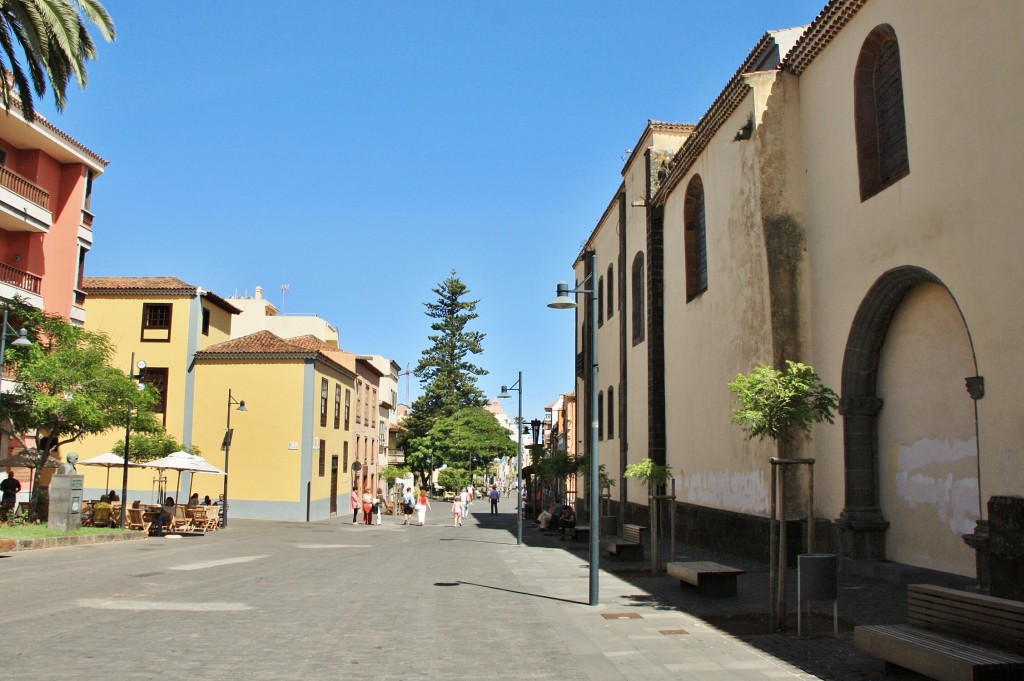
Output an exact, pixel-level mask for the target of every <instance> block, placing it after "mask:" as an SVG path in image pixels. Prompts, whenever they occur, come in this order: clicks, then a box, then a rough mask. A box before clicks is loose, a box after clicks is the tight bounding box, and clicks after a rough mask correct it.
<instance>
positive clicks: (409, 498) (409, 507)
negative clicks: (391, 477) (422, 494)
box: [402, 487, 416, 525]
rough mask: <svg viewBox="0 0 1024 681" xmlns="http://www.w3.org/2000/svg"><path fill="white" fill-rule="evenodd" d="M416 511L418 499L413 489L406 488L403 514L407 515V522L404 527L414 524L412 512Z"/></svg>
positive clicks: (403, 496)
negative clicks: (413, 493)
mask: <svg viewBox="0 0 1024 681" xmlns="http://www.w3.org/2000/svg"><path fill="white" fill-rule="evenodd" d="M415 509H416V497H414V496H413V495H412V487H406V488H405V494H403V495H402V514H403V515H405V522H403V523H402V524H403V525H409V524H410V523H412V512H413V511H414V510H415Z"/></svg>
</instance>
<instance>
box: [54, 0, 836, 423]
mask: <svg viewBox="0 0 1024 681" xmlns="http://www.w3.org/2000/svg"><path fill="white" fill-rule="evenodd" d="M824 2H825V0H790V1H789V2H782V3H780V2H769V1H767V0H718V1H716V2H712V3H709V2H690V1H688V0H687V1H685V2H683V1H677V2H647V1H646V0H644V1H636V0H633V1H631V2H550V1H549V2H530V1H528V2H508V1H496V2H492V1H488V2H390V1H386V2H348V1H342V0H337V1H331V0H310V1H307V2H303V3H295V4H291V3H270V2H260V1H257V2H243V1H242V0H218V1H216V2H215V1H213V0H207V1H205V2H193V3H181V2H170V1H168V0H164V1H157V0H147V1H145V2H140V1H139V0H106V2H105V3H104V4H105V6H106V7H107V9H108V10H109V12H110V13H111V15H112V16H113V18H114V21H115V23H116V24H117V32H118V38H117V41H116V42H115V43H113V44H106V43H102V44H100V45H99V52H100V56H99V59H98V60H97V61H96V62H93V63H91V64H90V66H89V85H88V87H87V88H86V89H85V90H78V89H77V88H75V87H74V86H72V88H71V91H70V92H69V103H68V107H67V109H66V111H65V112H64V113H61V114H57V113H55V112H54V111H53V108H52V105H51V104H50V100H49V99H47V100H46V102H43V103H40V105H39V110H40V111H41V112H42V113H43V114H44V115H46V116H47V117H48V118H49V119H50V120H52V121H53V122H54V123H55V124H56V125H58V126H59V127H61V128H62V129H63V130H65V131H66V132H68V133H69V134H71V135H72V136H74V137H75V138H76V139H78V140H79V141H81V142H82V143H84V144H85V145H86V146H88V147H89V148H90V149H92V150H94V151H95V152H97V153H98V154H100V155H101V156H103V157H104V158H106V159H108V160H109V161H110V166H109V167H108V168H107V171H106V173H104V175H103V176H102V177H101V178H100V179H99V180H98V181H97V183H96V186H95V190H94V198H93V204H92V209H93V212H94V213H95V214H96V220H95V223H94V225H93V229H94V237H95V244H94V246H93V249H92V251H91V252H90V253H89V256H88V260H87V263H86V274H87V275H90V276H171V275H173V276H177V277H180V278H181V279H183V280H185V281H187V282H189V283H191V284H194V285H197V286H202V287H204V288H207V289H209V290H212V291H214V292H216V293H217V294H219V295H222V296H231V295H236V294H238V295H245V294H248V295H252V294H253V291H254V289H255V287H256V286H257V285H259V286H262V287H263V289H264V296H265V297H266V298H268V299H270V300H271V302H273V303H274V304H275V305H278V306H279V307H281V309H282V311H283V312H285V313H312V314H317V315H319V316H321V317H324V318H325V319H327V320H329V321H330V322H331V323H333V324H334V325H336V326H337V327H338V329H339V333H340V336H341V345H342V347H343V348H345V349H347V350H352V351H355V352H360V353H371V354H382V355H385V356H388V357H391V358H393V359H394V360H396V361H397V362H398V363H399V364H401V365H402V366H403V368H404V367H405V366H406V365H407V364H409V365H412V366H415V365H416V362H417V361H418V360H419V358H420V354H421V353H422V351H423V350H424V349H425V348H426V347H427V345H428V340H427V335H428V334H429V333H430V328H429V325H430V322H431V320H430V319H429V318H427V316H426V315H425V314H424V312H425V308H424V306H423V304H424V303H425V302H430V301H433V300H435V299H436V296H435V294H434V293H433V292H432V289H433V288H436V287H437V286H438V285H439V284H440V282H442V281H443V280H444V279H445V278H447V277H448V276H449V273H450V272H451V271H452V270H455V271H456V273H457V276H458V277H459V278H460V279H462V280H463V281H464V282H465V283H466V284H467V286H469V288H470V291H471V293H470V298H471V299H479V301H480V303H479V305H478V307H477V312H478V313H479V315H480V316H479V318H478V319H477V320H476V322H475V323H474V324H473V325H472V327H471V328H472V329H473V330H477V331H481V332H483V333H485V334H486V338H485V339H484V350H485V351H484V353H483V354H482V355H478V356H477V357H476V358H475V361H476V363H477V364H479V365H481V366H483V367H484V368H485V369H487V370H488V371H489V372H490V373H489V374H488V375H487V376H484V377H482V378H481V379H480V381H479V385H480V387H481V388H482V389H483V390H484V392H485V393H487V394H488V395H489V396H491V397H493V396H495V395H496V394H497V393H498V391H499V390H500V386H501V384H512V383H513V382H514V381H515V380H516V377H517V372H519V371H522V372H523V374H524V379H523V384H524V388H525V389H524V392H523V405H524V406H523V414H524V417H526V418H527V419H530V418H539V417H542V416H543V413H544V412H543V410H544V407H545V406H546V405H547V404H549V403H550V402H551V401H553V400H554V399H555V398H556V397H557V395H558V394H560V393H563V392H568V391H571V390H573V389H574V384H573V380H574V379H573V339H572V328H573V318H572V313H570V312H564V311H557V310H551V309H549V308H547V307H546V305H547V303H548V302H549V301H550V300H551V299H552V298H553V297H554V289H555V284H556V283H557V282H558V281H560V280H571V279H572V276H573V274H572V270H571V267H572V264H573V261H574V260H575V258H576V256H577V254H578V253H579V250H580V248H581V245H582V244H583V242H584V241H585V239H586V238H587V236H588V235H589V234H590V232H591V230H592V229H593V228H594V226H595V225H596V223H597V220H598V219H599V218H600V216H601V214H602V213H603V211H604V209H605V208H606V207H607V205H608V203H609V201H610V200H611V198H612V195H613V194H614V192H615V189H616V188H617V187H618V185H619V183H620V180H621V177H620V174H619V173H620V171H621V168H622V164H623V160H624V157H625V153H626V152H625V150H626V149H627V148H630V147H632V146H633V144H635V143H636V141H637V139H638V138H639V136H640V134H641V132H642V131H643V129H644V126H645V125H646V123H647V120H648V119H654V120H661V121H671V122H685V123H696V122H697V121H698V120H699V119H700V117H701V115H702V114H703V113H704V112H705V111H706V110H707V108H708V107H709V106H710V105H711V103H712V101H714V99H715V97H716V96H717V95H718V93H719V92H720V91H721V89H722V88H723V87H724V85H725V84H726V82H727V81H728V79H729V77H730V76H731V75H732V74H733V73H734V72H735V71H736V69H737V68H738V67H739V65H740V63H741V62H742V60H743V59H744V57H746V55H747V54H748V52H749V51H750V50H751V49H752V48H753V46H754V45H755V44H756V42H757V41H758V39H759V38H760V37H761V35H763V33H764V32H765V31H767V30H770V29H778V28H788V27H790V26H798V25H802V24H807V23H809V22H810V21H811V20H812V19H813V18H814V17H815V16H816V15H817V13H818V12H819V11H820V10H821V8H822V6H823V5H824ZM94 35H95V34H94ZM97 39H98V38H97ZM284 284H288V285H289V292H288V293H287V294H282V291H281V286H282V285H284ZM405 391H406V384H405V379H403V382H402V386H401V390H400V394H399V399H400V401H402V402H404V401H405ZM418 394H419V384H418V382H417V381H416V380H415V378H414V379H413V381H412V385H411V397H412V399H415V398H416V396H417V395H418ZM505 410H506V412H508V414H509V415H510V416H515V413H516V410H517V402H516V399H515V397H513V399H512V400H508V401H506V402H505Z"/></svg>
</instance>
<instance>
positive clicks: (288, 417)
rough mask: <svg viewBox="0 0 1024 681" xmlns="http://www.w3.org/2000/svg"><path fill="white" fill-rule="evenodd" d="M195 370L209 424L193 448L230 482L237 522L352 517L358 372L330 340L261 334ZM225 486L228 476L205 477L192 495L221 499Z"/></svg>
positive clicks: (198, 429) (198, 430)
mask: <svg viewBox="0 0 1024 681" xmlns="http://www.w3.org/2000/svg"><path fill="white" fill-rule="evenodd" d="M335 352H336V351H335ZM195 371H196V374H197V376H198V380H199V381H200V384H201V386H202V389H201V390H199V391H197V394H196V400H195V408H196V413H197V414H202V415H203V418H200V419H197V420H196V424H195V433H194V437H193V440H192V442H193V443H194V444H196V445H198V446H199V448H200V450H201V451H202V453H203V456H204V458H206V459H207V460H208V461H209V462H210V463H212V464H213V465H215V466H218V467H221V468H222V469H224V470H226V471H227V472H228V473H229V477H228V481H229V485H228V489H229V491H228V509H229V515H230V517H231V518H261V519H270V520H291V521H303V520H320V519H323V518H327V517H330V516H333V515H336V514H338V513H339V512H340V513H341V514H342V515H344V514H345V513H347V512H348V509H349V507H348V503H347V502H348V493H349V492H350V491H351V485H350V482H351V481H350V462H351V461H354V458H352V456H354V455H355V453H354V452H351V451H350V447H351V443H352V434H353V428H354V420H355V418H356V413H354V411H353V409H354V408H355V407H356V404H355V403H354V402H355V400H354V397H355V396H354V392H355V385H356V373H355V372H354V371H352V370H350V369H349V368H347V367H345V366H344V365H343V364H342V362H341V361H340V358H338V357H335V356H333V353H332V352H331V350H330V349H328V348H325V347H323V343H322V341H319V340H318V339H316V338H313V337H311V336H303V337H300V338H295V339H282V338H281V337H279V336H277V335H276V334H274V333H272V332H270V331H258V332H256V333H253V334H250V335H248V336H244V337H242V338H236V339H233V340H227V341H225V342H222V343H219V344H217V345H212V346H209V347H207V348H205V349H204V350H201V351H199V352H197V353H196V354H195ZM229 396H230V397H229ZM242 401H244V402H245V406H246V410H245V411H244V412H240V411H238V405H237V404H236V402H242ZM229 419H230V425H231V430H232V431H233V433H232V437H231V445H230V448H229V452H228V456H227V460H225V453H224V452H223V451H221V445H222V443H223V441H224V436H225V431H226V429H227V427H228V420H229ZM350 455H351V456H350ZM220 485H223V479H221V478H219V477H214V476H203V475H197V476H195V479H194V480H193V488H192V489H193V490H194V491H196V492H198V493H199V494H200V496H202V495H204V494H210V496H211V497H214V498H215V494H219V493H220V491H221V490H220V489H219V487H218V486H220ZM339 500H340V503H339ZM339 507H340V509H339Z"/></svg>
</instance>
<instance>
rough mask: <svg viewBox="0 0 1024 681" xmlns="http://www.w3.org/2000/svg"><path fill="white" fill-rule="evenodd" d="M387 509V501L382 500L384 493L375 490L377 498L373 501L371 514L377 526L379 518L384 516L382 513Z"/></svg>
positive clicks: (379, 489)
mask: <svg viewBox="0 0 1024 681" xmlns="http://www.w3.org/2000/svg"><path fill="white" fill-rule="evenodd" d="M386 509H387V500H386V499H385V498H384V491H383V490H382V489H381V488H380V487H378V488H377V498H376V499H374V501H373V514H374V515H375V516H377V524H378V525H380V524H381V520H380V517H381V516H382V515H384V511H385V510H386Z"/></svg>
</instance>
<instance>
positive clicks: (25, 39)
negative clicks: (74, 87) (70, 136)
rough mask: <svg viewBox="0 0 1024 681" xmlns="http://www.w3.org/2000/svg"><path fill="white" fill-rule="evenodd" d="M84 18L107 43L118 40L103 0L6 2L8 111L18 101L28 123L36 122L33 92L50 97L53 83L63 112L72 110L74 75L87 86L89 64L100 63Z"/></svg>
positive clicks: (1, 53) (1, 50) (0, 89)
mask: <svg viewBox="0 0 1024 681" xmlns="http://www.w3.org/2000/svg"><path fill="white" fill-rule="evenodd" d="M83 14H84V19H88V20H89V21H90V22H91V23H92V24H93V25H95V26H96V27H97V29H98V30H99V32H100V35H102V36H103V39H104V40H106V41H107V42H110V41H112V40H114V37H115V30H114V21H113V19H111V18H110V15H109V14H108V13H107V10H106V9H104V7H103V5H102V4H100V2H99V0H0V66H2V67H3V68H4V70H5V71H6V72H7V75H8V77H4V78H0V102H2V103H3V105H4V107H6V108H7V110H8V112H9V111H10V109H11V100H12V99H15V100H17V101H18V102H20V105H21V110H22V113H23V115H24V116H25V119H26V120H29V121H31V120H34V119H35V106H34V105H33V91H34V92H35V95H36V96H39V97H42V96H43V95H45V94H46V83H47V81H49V82H50V84H51V85H52V86H53V97H54V100H55V103H56V105H57V110H58V111H63V110H64V107H65V106H66V105H67V96H66V95H67V87H68V82H69V81H70V80H71V77H72V76H74V78H75V80H76V81H77V82H78V85H79V86H80V87H85V85H86V82H87V80H88V79H87V76H86V72H85V63H86V62H87V61H89V60H92V59H96V56H97V52H96V45H95V43H93V41H92V37H91V36H90V35H89V31H88V29H87V27H86V23H85V21H84V19H83ZM17 46H20V48H21V52H22V53H23V55H24V59H25V63H26V66H25V67H23V66H22V64H21V62H20V61H19V59H18V50H17ZM26 68H27V70H28V73H27V74H26V72H25V70H26ZM12 81H13V85H14V90H13V91H12V88H11V85H12Z"/></svg>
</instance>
